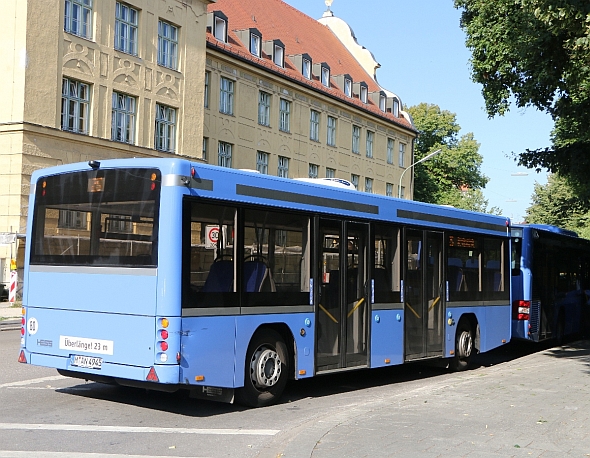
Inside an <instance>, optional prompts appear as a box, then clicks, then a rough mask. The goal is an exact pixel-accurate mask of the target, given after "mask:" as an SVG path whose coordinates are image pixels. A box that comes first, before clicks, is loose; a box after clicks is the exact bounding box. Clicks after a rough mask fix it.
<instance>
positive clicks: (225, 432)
mask: <svg viewBox="0 0 590 458" xmlns="http://www.w3.org/2000/svg"><path fill="white" fill-rule="evenodd" d="M0 430H28V431H31V430H34V431H80V432H89V433H96V432H109V433H160V434H201V435H216V436H274V435H276V434H278V433H279V432H280V430H278V429H200V428H155V427H149V426H101V425H95V426H92V425H63V424H62V425H50V424H40V423H0Z"/></svg>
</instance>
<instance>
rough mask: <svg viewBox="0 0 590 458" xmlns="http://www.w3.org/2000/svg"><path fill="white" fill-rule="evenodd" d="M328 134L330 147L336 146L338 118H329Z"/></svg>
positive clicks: (327, 141)
mask: <svg viewBox="0 0 590 458" xmlns="http://www.w3.org/2000/svg"><path fill="white" fill-rule="evenodd" d="M327 132H328V135H327V139H326V143H327V144H328V146H336V118H335V117H334V116H328V129H327Z"/></svg>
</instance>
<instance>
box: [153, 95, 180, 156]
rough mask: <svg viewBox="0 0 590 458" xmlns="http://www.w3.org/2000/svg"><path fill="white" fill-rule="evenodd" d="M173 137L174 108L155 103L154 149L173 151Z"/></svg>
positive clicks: (174, 128)
mask: <svg viewBox="0 0 590 458" xmlns="http://www.w3.org/2000/svg"><path fill="white" fill-rule="evenodd" d="M175 138H176V109H174V108H172V107H168V106H166V105H160V104H159V103H156V141H155V147H156V149H157V150H159V151H168V152H170V153H173V152H174V148H175V141H174V140H175Z"/></svg>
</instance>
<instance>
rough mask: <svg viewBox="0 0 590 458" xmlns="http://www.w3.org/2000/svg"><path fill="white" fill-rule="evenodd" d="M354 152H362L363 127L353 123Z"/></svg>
mask: <svg viewBox="0 0 590 458" xmlns="http://www.w3.org/2000/svg"><path fill="white" fill-rule="evenodd" d="M352 152H353V153H354V154H361V128H360V126H357V125H354V124H353V125H352Z"/></svg>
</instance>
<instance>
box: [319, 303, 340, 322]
mask: <svg viewBox="0 0 590 458" xmlns="http://www.w3.org/2000/svg"><path fill="white" fill-rule="evenodd" d="M319 305H320V309H321V310H322V312H324V313H325V314H326V315H328V317H329V318H330V319H331V320H332V321H333V322H334V323H336V324H338V320H337V319H336V318H334V317H333V316H332V314H331V313H330V312H328V311H327V310H326V309H325V308H324V306H323V305H322V304H319Z"/></svg>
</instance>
